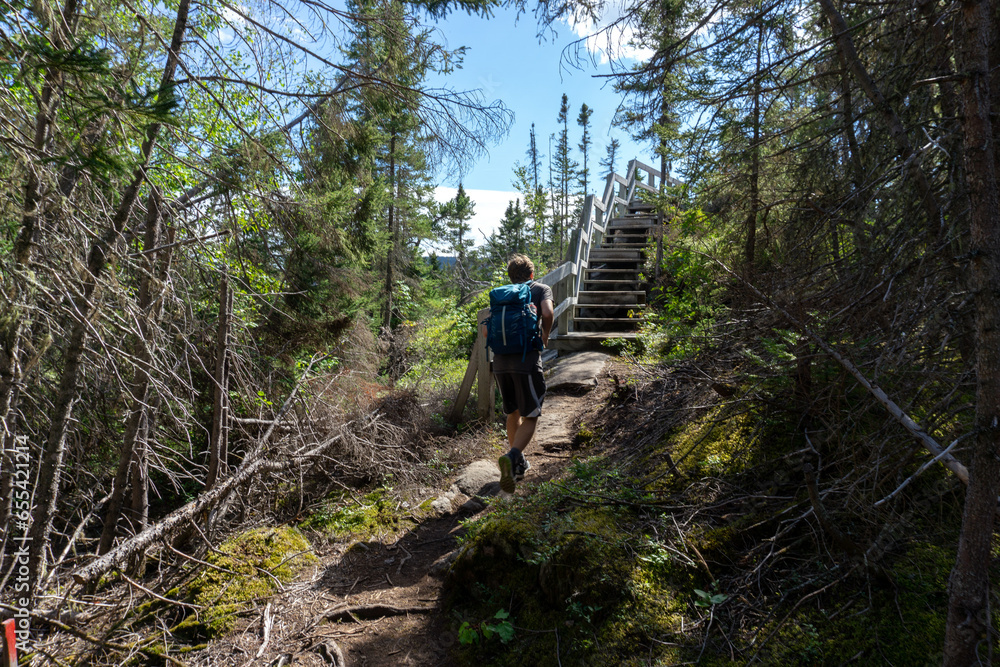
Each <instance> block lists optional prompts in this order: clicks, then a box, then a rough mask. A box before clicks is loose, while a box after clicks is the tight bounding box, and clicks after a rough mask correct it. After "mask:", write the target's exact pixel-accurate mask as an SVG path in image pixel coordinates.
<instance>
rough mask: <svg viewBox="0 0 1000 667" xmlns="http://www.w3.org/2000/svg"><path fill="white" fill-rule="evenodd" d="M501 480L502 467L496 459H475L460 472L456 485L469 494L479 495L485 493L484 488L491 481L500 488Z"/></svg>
mask: <svg viewBox="0 0 1000 667" xmlns="http://www.w3.org/2000/svg"><path fill="white" fill-rule="evenodd" d="M499 481H500V469H499V468H497V462H496V461H473V462H472V463H470V464H469V465H467V466H465V467H464V468H462V470H461V471H460V472H459V473H458V478H457V479H456V480H455V486H457V487H458V490H459V491H461V492H462V493H464V494H465V495H467V496H479V495H483V493H482V490H483V488H485V487H486V486H487V485H489V484H491V483H497V487H498V488H499ZM487 495H490V494H487Z"/></svg>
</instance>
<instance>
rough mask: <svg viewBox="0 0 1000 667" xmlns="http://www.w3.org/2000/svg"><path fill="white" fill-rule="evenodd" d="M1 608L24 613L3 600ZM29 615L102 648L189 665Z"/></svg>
mask: <svg viewBox="0 0 1000 667" xmlns="http://www.w3.org/2000/svg"><path fill="white" fill-rule="evenodd" d="M0 609H3V610H5V611H8V612H10V613H12V614H13V613H23V610H20V609H16V608H14V607H11V606H9V605H6V604H3V603H2V602H0ZM28 615H29V616H30V617H31V618H33V619H35V620H36V621H39V622H41V623H44V624H45V625H48V626H50V627H52V628H55V629H56V630H60V631H62V632H65V633H66V634H69V635H73V636H74V637H76V638H77V639H82V640H84V641H86V642H90V643H91V644H94V645H95V646H100V647H101V648H110V649H114V650H116V651H122V652H124V653H126V654H130V653H132V652H133V651H138V652H139V653H142V654H143V655H145V656H147V657H148V658H151V659H153V660H166V661H167V662H169V663H170V664H172V665H175V666H176V667H187V664H186V663H183V662H181V661H180V660H178V659H177V658H174V657H171V656H169V655H167V654H165V653H159V652H156V651H150V650H149V649H145V648H142V647H141V646H135V645H132V646H127V645H125V644H118V643H116V642H109V641H105V640H103V639H99V638H97V637H93V636H91V635H88V634H87V633H86V632H84V631H83V630H77V629H76V628H74V627H73V626H71V625H66V624H65V623H63V622H61V621H58V620H56V619H54V618H50V617H48V616H46V615H45V614H39V613H38V612H35V611H29V612H28Z"/></svg>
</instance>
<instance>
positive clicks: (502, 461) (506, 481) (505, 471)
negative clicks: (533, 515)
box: [497, 454, 516, 493]
mask: <svg viewBox="0 0 1000 667" xmlns="http://www.w3.org/2000/svg"><path fill="white" fill-rule="evenodd" d="M497 465H498V466H500V488H501V489H503V491H504V492H506V493H514V487H515V486H516V480H515V479H514V462H513V461H511V460H510V457H509V456H507V455H506V454H504V455H503V456H501V457H500V458H499V459H497Z"/></svg>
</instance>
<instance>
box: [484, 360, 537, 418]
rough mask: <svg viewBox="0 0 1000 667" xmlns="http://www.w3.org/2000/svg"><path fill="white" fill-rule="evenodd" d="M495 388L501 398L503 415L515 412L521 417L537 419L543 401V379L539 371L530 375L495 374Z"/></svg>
mask: <svg viewBox="0 0 1000 667" xmlns="http://www.w3.org/2000/svg"><path fill="white" fill-rule="evenodd" d="M494 377H495V378H496V379H497V386H498V387H500V396H502V397H503V412H504V414H505V415H509V414H510V413H512V412H514V411H515V410H517V411H518V412H520V413H521V416H522V417H538V416H539V415H541V414H542V401H544V400H545V378H544V377H542V373H541V372H540V371H532V372H531V373H496V374H494Z"/></svg>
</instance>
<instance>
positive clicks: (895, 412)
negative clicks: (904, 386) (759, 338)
mask: <svg viewBox="0 0 1000 667" xmlns="http://www.w3.org/2000/svg"><path fill="white" fill-rule="evenodd" d="M694 252H696V253H697V254H699V255H701V256H702V257H705V258H707V259H710V260H711V261H713V262H715V263H716V264H718V265H719V266H721V267H722V268H723V270H724V271H726V272H727V273H728V274H729V275H731V276H733V277H734V278H736V279H737V280H739V281H740V282H742V283H743V284H744V285H746V286H747V287H748V288H749V289H750V291H752V292H753V293H754V294H755V295H757V297H758V298H759V299H760V300H761V301H763V302H764V304H766V305H767V307H768V308H771V309H772V310H775V311H777V312H779V313H781V315H782V316H784V318H785V319H787V320H788V321H789V322H791V323H792V324H793V325H794V326H795V327H796V328H797V329H798V330H799V331H801V332H802V333H804V334H805V335H806V336H808V337H809V338H810V339H811V340H812V341H813V342H814V343H816V344H817V345H818V346H819V347H820V349H822V350H823V351H824V352H826V353H827V354H828V355H830V356H831V357H833V359H834V360H835V361H836V362H837V363H839V364H840V365H841V366H842V367H843V368H844V370H846V371H847V372H848V373H850V374H851V375H853V376H854V379H855V380H857V381H858V383H859V384H861V386H862V387H864V388H865V389H866V390H867V391H868V393H870V394H871V395H872V396H873V397H874V398H875V400H876V401H878V402H879V403H881V404H882V407H884V408H885V409H886V410H887V411H888V412H889V414H890V415H892V417H893V419H895V420H896V421H897V422H899V424H900V425H902V427H903V428H905V429H906V430H907V431H909V432H910V434H911V435H912V436H913V437H915V438H916V439H917V440H918V441H919V442H920V444H922V445H923V446H924V448H925V449H927V451H929V452H930V453H931V454H933V455H934V456H935V457H936V459H937V460H939V461H940V462H941V464H942V465H944V466H945V467H946V468H948V470H951V471H952V472H953V473H955V476H956V477H958V478H959V479H960V480H961V481H962V483H963V484H966V485H968V483H969V470H968V468H966V467H965V466H964V465H962V463H961V462H960V461H959V460H958V459H956V458H955V457H954V456H952V455H951V454H949V453H948V452H947V451H946V449H945V448H944V447H942V446H941V445H940V444H938V442H937V440H935V439H934V438H932V437H931V436H930V434H928V433H927V431H925V430H924V429H923V428H921V427H920V425H919V424H917V422H915V421H913V419H911V418H910V416H909V415H908V414H906V413H905V412H903V409H902V408H901V407H899V406H898V405H896V403H895V402H894V401H893V400H892V399H891V398H889V396H888V395H887V394H886V393H885V392H884V391H882V389H881V388H880V387H879V386H878V385H876V384H875V383H874V382H872V381H871V380H869V379H868V378H867V377H865V375H864V374H863V373H862V372H861V371H860V370H859V369H858V367H857V366H855V365H854V364H853V363H851V361H850V360H849V359H847V358H846V357H844V356H843V355H842V354H840V353H839V352H837V351H836V350H835V349H833V348H832V347H831V346H830V344H829V343H827V342H826V341H825V340H824V339H823V338H821V337H820V335H819V334H817V333H816V332H814V331H813V330H812V329H810V328H809V327H807V326H806V325H805V324H804V323H802V322H800V321H799V320H798V319H797V318H795V317H794V316H793V315H792V314H791V313H789V312H788V311H787V310H785V309H784V308H782V307H781V306H779V305H778V304H776V303H775V302H774V301H772V300H771V298H770V297H768V296H767V295H766V294H764V293H763V292H761V291H760V290H759V289H757V288H756V287H755V286H754V285H753V284H752V283H751V282H750V281H748V280H747V279H746V278H744V277H743V276H741V275H739V274H737V273H736V272H735V271H733V270H732V269H730V268H729V267H728V266H726V264H725V263H724V262H722V261H720V260H718V259H716V258H715V257H712V256H710V255H707V254H705V253H702V252H698V251H694Z"/></svg>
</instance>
